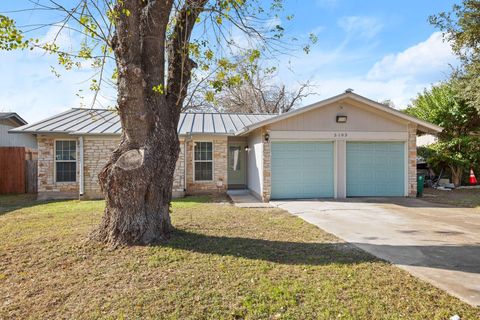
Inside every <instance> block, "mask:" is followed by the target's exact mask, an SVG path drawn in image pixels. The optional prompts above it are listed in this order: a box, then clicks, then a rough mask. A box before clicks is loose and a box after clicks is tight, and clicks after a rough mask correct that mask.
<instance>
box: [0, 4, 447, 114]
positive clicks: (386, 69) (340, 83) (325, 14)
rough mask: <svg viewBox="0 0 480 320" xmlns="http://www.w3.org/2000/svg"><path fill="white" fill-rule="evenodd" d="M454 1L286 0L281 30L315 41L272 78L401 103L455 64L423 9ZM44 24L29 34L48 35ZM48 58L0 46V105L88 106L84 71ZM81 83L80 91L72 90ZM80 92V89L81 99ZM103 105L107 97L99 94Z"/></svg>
mask: <svg viewBox="0 0 480 320" xmlns="http://www.w3.org/2000/svg"><path fill="white" fill-rule="evenodd" d="M455 2H456V1H448V0H444V1H438V0H422V1H418V0H416V1H412V0H403V1H380V0H377V1H367V0H365V1H354V0H304V1H301V0H286V1H285V14H293V15H294V16H295V18H294V19H293V21H286V20H285V19H281V20H280V21H279V22H280V23H281V24H282V26H284V27H285V28H286V34H287V37H299V38H302V37H303V38H304V37H306V35H307V34H308V33H310V32H313V33H315V34H316V35H317V36H318V43H317V44H316V45H315V46H313V47H312V50H311V52H310V54H308V55H305V54H303V53H302V51H301V50H299V51H298V52H292V53H291V54H288V55H284V56H280V57H278V61H277V62H275V63H276V64H278V67H279V74H278V78H277V79H276V80H275V81H278V82H283V83H285V84H286V85H287V86H289V87H291V88H295V87H296V86H298V84H299V83H300V82H305V81H307V80H308V81H310V82H311V83H312V84H313V85H314V87H313V91H315V93H316V95H314V96H309V97H308V98H307V99H305V100H304V101H303V104H308V103H312V102H314V101H316V100H320V99H324V98H328V97H330V96H332V95H335V94H338V93H340V92H342V91H344V90H345V89H346V88H353V89H355V92H357V93H359V94H362V95H365V96H367V97H369V98H372V99H375V100H379V101H382V100H385V99H391V100H393V101H394V103H395V105H396V106H397V107H398V108H404V107H405V106H406V105H407V104H408V103H409V101H410V100H411V99H412V98H414V97H415V95H416V93H417V92H419V91H421V90H423V88H425V87H429V86H430V85H431V84H432V83H437V82H438V81H441V80H443V79H445V78H446V77H447V76H448V73H449V71H450V67H449V65H450V64H453V65H455V64H456V58H455V57H454V56H453V54H452V52H451V50H450V47H449V45H448V44H447V43H444V42H443V41H442V37H441V34H440V33H438V31H437V30H435V29H434V27H433V26H431V25H429V23H428V21H427V19H428V16H429V15H431V14H433V13H437V12H440V11H445V10H447V11H448V10H449V9H450V8H451V7H452V5H453V4H454V3H455ZM25 6H26V1H24V0H21V1H8V2H7V3H5V2H2V3H0V12H5V11H9V10H14V9H19V8H24V7H25ZM15 18H16V19H17V21H18V23H19V24H32V23H36V22H38V21H41V20H42V19H43V17H42V16H39V15H38V13H35V12H34V13H22V14H21V15H16V16H15ZM49 31H50V32H51V30H48V29H46V30H43V31H41V33H40V34H38V35H37V36H39V37H48V36H47V35H46V34H47V33H48V32H49ZM56 65H57V62H56V60H55V58H54V57H51V56H48V55H44V54H41V53H39V52H33V53H32V52H19V51H16V52H0V70H1V73H2V77H1V78H0V88H1V90H0V110H1V111H15V112H18V113H19V114H20V115H21V116H22V117H24V118H25V119H26V120H27V121H29V122H33V121H37V120H40V119H41V118H44V117H47V116H50V115H53V114H55V113H58V112H61V111H63V110H66V109H68V108H71V107H79V106H80V105H81V103H82V102H83V103H84V104H85V105H89V101H90V99H91V92H89V90H88V86H89V82H88V81H87V79H88V77H89V75H90V71H89V70H88V69H87V70H80V71H71V72H62V76H61V77H60V78H57V77H55V76H54V74H53V73H52V72H51V71H50V69H51V66H56ZM79 90H83V91H79ZM79 95H80V96H84V98H83V99H81V98H80V97H79ZM104 95H105V98H101V100H100V101H101V102H103V104H104V105H108V104H111V103H112V101H111V100H109V99H108V98H109V97H111V96H112V93H111V92H110V93H105V94H104Z"/></svg>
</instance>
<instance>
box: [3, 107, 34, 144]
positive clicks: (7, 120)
mask: <svg viewBox="0 0 480 320" xmlns="http://www.w3.org/2000/svg"><path fill="white" fill-rule="evenodd" d="M26 124H27V122H26V121H25V120H23V119H22V118H21V117H20V116H19V115H18V114H16V113H15V112H0V147H26V148H29V149H36V148H37V139H36V138H35V136H34V135H32V134H30V133H21V134H12V133H9V132H8V131H9V130H11V129H14V128H17V127H20V126H24V125H26Z"/></svg>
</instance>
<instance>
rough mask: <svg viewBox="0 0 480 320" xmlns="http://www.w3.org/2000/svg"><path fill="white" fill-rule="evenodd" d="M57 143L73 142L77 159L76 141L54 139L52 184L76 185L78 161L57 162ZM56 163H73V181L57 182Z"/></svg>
mask: <svg viewBox="0 0 480 320" xmlns="http://www.w3.org/2000/svg"><path fill="white" fill-rule="evenodd" d="M57 141H74V142H75V158H78V154H77V153H78V141H77V139H54V140H53V164H54V165H53V182H54V183H55V184H76V183H78V177H77V173H78V172H77V171H78V159H75V160H57ZM57 162H75V163H76V165H75V181H57Z"/></svg>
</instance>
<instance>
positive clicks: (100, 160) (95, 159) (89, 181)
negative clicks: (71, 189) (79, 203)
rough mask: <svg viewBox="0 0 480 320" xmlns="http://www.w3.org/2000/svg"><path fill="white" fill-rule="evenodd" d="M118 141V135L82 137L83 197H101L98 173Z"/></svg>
mask: <svg viewBox="0 0 480 320" xmlns="http://www.w3.org/2000/svg"><path fill="white" fill-rule="evenodd" d="M119 143H120V138H119V137H94V136H84V138H83V177H84V182H83V188H84V194H83V196H84V198H86V199H99V198H103V194H102V191H101V190H100V184H99V183H98V174H99V173H100V171H101V170H102V168H103V167H104V166H105V164H106V163H107V161H108V159H109V157H110V155H111V153H112V152H113V150H115V148H116V147H117V145H118V144H119Z"/></svg>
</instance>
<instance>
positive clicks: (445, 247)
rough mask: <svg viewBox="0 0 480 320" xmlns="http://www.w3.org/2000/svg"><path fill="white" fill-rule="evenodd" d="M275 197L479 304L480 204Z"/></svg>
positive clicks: (292, 210) (296, 211) (334, 231)
mask: <svg viewBox="0 0 480 320" xmlns="http://www.w3.org/2000/svg"><path fill="white" fill-rule="evenodd" d="M271 203H272V204H273V205H275V206H277V207H280V208H283V209H285V210H287V211H289V212H290V213H292V214H294V215H297V216H299V217H301V218H302V219H304V220H306V221H308V222H310V223H312V224H314V225H316V226H318V227H320V228H321V229H323V230H325V231H327V232H330V233H332V234H334V235H336V236H338V237H340V238H342V239H344V240H345V241H348V242H350V243H353V244H354V245H356V246H358V247H360V248H361V249H363V250H365V251H367V252H369V253H371V254H373V255H375V256H377V257H379V258H381V259H384V260H387V261H390V262H392V263H394V264H396V265H398V266H399V267H400V268H402V269H405V270H406V271H408V272H410V273H411V274H412V275H414V276H416V277H418V278H420V279H423V280H425V281H427V282H429V283H431V284H433V285H434V286H436V287H438V288H441V289H443V290H445V291H447V292H449V293H450V294H452V295H454V296H456V297H458V298H460V299H462V300H463V301H465V302H467V303H469V304H471V305H474V306H480V212H479V211H476V209H469V208H452V207H447V206H443V205H439V204H433V203H429V202H426V201H422V200H418V199H408V198H396V199H392V198H390V199H380V198H379V199H374V198H369V199H347V200H345V201H335V200H329V201H328V200H326V201H324V200H319V201H272V202H271Z"/></svg>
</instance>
